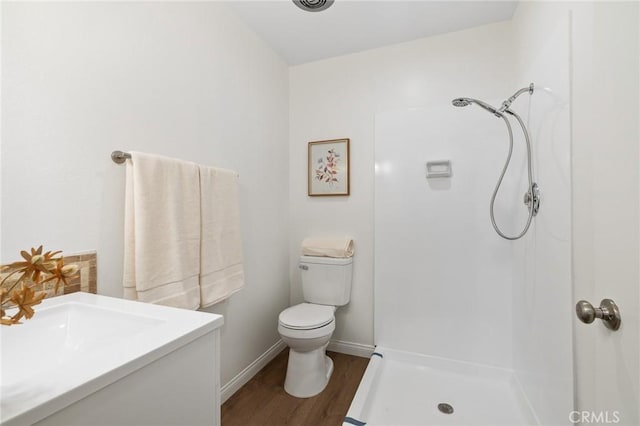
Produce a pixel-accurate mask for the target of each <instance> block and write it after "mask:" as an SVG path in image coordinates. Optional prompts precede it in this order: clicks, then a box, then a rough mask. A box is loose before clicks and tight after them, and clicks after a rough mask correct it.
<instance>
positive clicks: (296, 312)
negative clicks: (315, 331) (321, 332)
mask: <svg viewBox="0 0 640 426" xmlns="http://www.w3.org/2000/svg"><path fill="white" fill-rule="evenodd" d="M334 311H335V308H334V307H333V306H327V305H315V304H313V303H301V304H299V305H295V306H292V307H290V308H287V309H285V310H284V311H282V312H281V313H280V317H279V318H278V320H279V321H280V324H282V325H283V326H284V327H287V328H293V329H297V330H309V329H312V328H320V327H322V326H325V325H327V324H329V323H330V322H331V321H333V312H334Z"/></svg>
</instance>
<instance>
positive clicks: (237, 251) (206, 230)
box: [200, 166, 244, 307]
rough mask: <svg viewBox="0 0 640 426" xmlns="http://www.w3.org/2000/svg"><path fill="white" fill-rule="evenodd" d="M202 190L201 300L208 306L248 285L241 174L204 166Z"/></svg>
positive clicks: (201, 180)
mask: <svg viewBox="0 0 640 426" xmlns="http://www.w3.org/2000/svg"><path fill="white" fill-rule="evenodd" d="M200 193H201V194H200V197H201V211H202V213H201V217H202V241H201V243H200V259H201V263H200V299H201V302H200V303H201V306H202V307H205V306H211V305H213V304H215V303H218V302H221V301H223V300H224V299H226V298H227V297H229V296H231V295H232V294H233V293H235V292H236V291H238V290H240V289H241V288H242V287H244V269H243V267H242V240H241V235H240V206H239V197H238V175H237V174H236V173H235V172H232V171H230V170H224V169H218V168H213V167H205V166H200Z"/></svg>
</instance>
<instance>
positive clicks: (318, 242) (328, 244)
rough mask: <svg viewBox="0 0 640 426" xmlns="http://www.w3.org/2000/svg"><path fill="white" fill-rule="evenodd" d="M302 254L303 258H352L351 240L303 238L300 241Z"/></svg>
mask: <svg viewBox="0 0 640 426" xmlns="http://www.w3.org/2000/svg"><path fill="white" fill-rule="evenodd" d="M302 254H303V255H305V256H324V257H352V256H353V240H352V239H351V238H305V239H304V240H303V241H302Z"/></svg>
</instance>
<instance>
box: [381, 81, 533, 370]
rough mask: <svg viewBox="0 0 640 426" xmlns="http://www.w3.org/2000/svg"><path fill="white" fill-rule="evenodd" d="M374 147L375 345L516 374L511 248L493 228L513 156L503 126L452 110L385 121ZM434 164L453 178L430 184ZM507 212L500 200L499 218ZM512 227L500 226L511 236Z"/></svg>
mask: <svg viewBox="0 0 640 426" xmlns="http://www.w3.org/2000/svg"><path fill="white" fill-rule="evenodd" d="M458 95H466V93H458V92H456V93H453V94H452V96H451V97H452V98H453V97H454V96H458ZM487 101H490V102H491V103H492V104H494V105H495V104H498V103H499V100H497V99H494V100H491V99H487ZM375 145H376V150H375V151H376V177H375V187H376V193H375V244H376V249H375V253H376V257H375V265H376V266H375V313H376V315H375V338H376V344H378V345H382V346H385V347H391V348H394V349H398V350H404V351H410V352H417V353H421V354H426V355H431V356H438V357H444V358H451V359H457V360H464V361H470V362H475V363H480V364H486V365H493V366H497V367H503V368H510V367H511V365H512V363H511V361H512V356H511V354H512V347H513V344H512V333H513V329H512V321H511V316H512V301H511V299H512V287H513V285H512V273H513V272H512V259H511V251H512V243H510V242H508V241H506V240H503V239H502V238H499V237H498V236H497V235H496V233H495V232H494V230H493V228H492V226H491V223H490V221H489V199H490V196H491V193H492V191H493V188H494V186H495V183H496V180H497V178H498V176H499V174H500V170H501V168H502V166H503V164H504V159H505V157H506V155H507V151H508V137H507V133H506V128H505V124H504V122H503V120H501V119H499V118H497V117H494V116H493V115H491V114H489V113H487V112H486V111H485V110H482V109H480V108H477V107H475V106H471V107H467V108H454V107H453V106H452V105H451V103H450V102H447V103H444V104H442V105H437V106H432V107H430V108H420V109H412V110H408V111H407V110H402V111H395V112H386V113H380V114H378V115H377V116H376V141H375ZM434 160H450V161H451V165H452V172H453V174H452V176H451V177H447V178H426V177H425V174H426V173H425V172H426V162H427V161H434ZM511 184H512V180H509V179H507V180H506V181H505V188H504V190H506V191H509V192H512V191H510V188H509V186H510V185H511ZM518 198H519V199H520V197H518ZM508 209H510V208H509V206H508V204H507V202H506V200H505V199H504V197H501V198H499V199H498V200H497V203H496V210H497V211H498V212H504V211H506V210H508ZM510 213H511V215H512V216H513V215H516V214H518V213H519V214H520V216H526V215H525V213H526V209H525V208H524V206H522V207H521V206H518V208H514V209H513V211H512V212H510ZM508 218H509V217H508V216H507V215H498V216H497V217H496V219H497V220H498V221H499V223H501V224H502V226H503V227H504V228H505V231H506V232H509V231H507V230H510V229H511V228H512V223H511V222H512V221H507V219H508Z"/></svg>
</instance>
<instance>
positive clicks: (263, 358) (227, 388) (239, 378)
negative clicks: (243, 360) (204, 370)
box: [220, 340, 287, 404]
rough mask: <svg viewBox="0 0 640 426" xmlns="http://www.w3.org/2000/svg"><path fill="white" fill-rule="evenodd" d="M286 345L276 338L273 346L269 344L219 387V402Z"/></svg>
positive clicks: (222, 402) (238, 387)
mask: <svg viewBox="0 0 640 426" xmlns="http://www.w3.org/2000/svg"><path fill="white" fill-rule="evenodd" d="M286 347H287V345H286V344H285V343H284V342H283V341H282V340H278V341H277V342H276V343H275V344H274V345H273V346H271V347H270V348H269V349H267V351H266V352H265V353H263V354H262V355H260V356H259V357H258V359H256V360H255V361H253V362H252V363H251V364H249V366H248V367H247V368H245V369H244V370H242V371H241V372H240V373H238V374H237V375H236V376H235V377H234V378H233V379H231V380H229V382H228V383H226V384H225V385H224V386H222V388H221V389H220V403H221V404H224V402H225V401H226V400H227V399H229V398H230V397H231V396H232V395H233V394H234V393H236V392H237V391H238V390H239V389H240V388H241V387H242V386H244V384H245V383H247V382H248V381H249V380H251V378H252V377H253V376H255V375H256V374H258V372H259V371H260V370H262V369H263V368H264V366H265V365H267V364H268V363H269V362H270V361H271V360H272V359H274V358H275V357H276V355H278V354H279V353H280V352H282V350H283V349H284V348H286Z"/></svg>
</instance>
